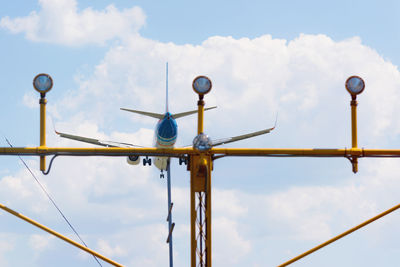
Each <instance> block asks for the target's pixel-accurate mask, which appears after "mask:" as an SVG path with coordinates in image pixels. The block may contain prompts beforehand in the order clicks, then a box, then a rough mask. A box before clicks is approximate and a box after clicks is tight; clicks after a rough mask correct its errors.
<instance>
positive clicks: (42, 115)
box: [39, 96, 47, 171]
mask: <svg viewBox="0 0 400 267" xmlns="http://www.w3.org/2000/svg"><path fill="white" fill-rule="evenodd" d="M39 104H40V146H41V147H46V104H47V100H46V98H45V97H44V96H42V97H41V98H40V101H39ZM40 170H41V171H45V170H46V156H40Z"/></svg>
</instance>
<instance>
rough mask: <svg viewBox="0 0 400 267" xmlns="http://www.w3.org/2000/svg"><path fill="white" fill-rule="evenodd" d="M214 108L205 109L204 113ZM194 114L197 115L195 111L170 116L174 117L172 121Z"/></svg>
mask: <svg viewBox="0 0 400 267" xmlns="http://www.w3.org/2000/svg"><path fill="white" fill-rule="evenodd" d="M214 108H216V106H215V107H209V108H205V109H204V111H206V110H210V109H214ZM196 113H197V109H196V110H192V111H186V112H182V113H176V114H174V115H172V117H174V119H178V118H182V117H185V116H189V115H192V114H196Z"/></svg>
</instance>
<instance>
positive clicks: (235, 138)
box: [212, 126, 275, 146]
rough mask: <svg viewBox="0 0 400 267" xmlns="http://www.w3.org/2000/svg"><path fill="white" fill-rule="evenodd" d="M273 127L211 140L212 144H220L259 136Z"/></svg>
mask: <svg viewBox="0 0 400 267" xmlns="http://www.w3.org/2000/svg"><path fill="white" fill-rule="evenodd" d="M273 129H275V126H274V127H272V128H268V129H264V130H261V131H257V132H252V133H248V134H243V135H238V136H234V137H228V138H224V139H218V140H213V141H212V146H220V145H224V144H228V143H232V142H236V141H240V140H243V139H247V138H251V137H255V136H259V135H262V134H267V133H269V132H271V131H272V130H273Z"/></svg>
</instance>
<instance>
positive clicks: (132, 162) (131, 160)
mask: <svg viewBox="0 0 400 267" xmlns="http://www.w3.org/2000/svg"><path fill="white" fill-rule="evenodd" d="M126 161H127V162H128V163H129V164H130V165H138V164H139V163H140V157H139V156H128V157H127V159H126Z"/></svg>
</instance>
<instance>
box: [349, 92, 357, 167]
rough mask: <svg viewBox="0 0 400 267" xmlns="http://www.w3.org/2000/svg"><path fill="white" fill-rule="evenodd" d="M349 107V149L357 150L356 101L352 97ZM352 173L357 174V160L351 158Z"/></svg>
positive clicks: (354, 97)
mask: <svg viewBox="0 0 400 267" xmlns="http://www.w3.org/2000/svg"><path fill="white" fill-rule="evenodd" d="M350 106H351V147H352V148H357V147H358V146H357V100H356V96H352V100H351V102H350ZM351 163H352V165H353V172H354V173H357V172H358V158H357V157H352V159H351Z"/></svg>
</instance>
